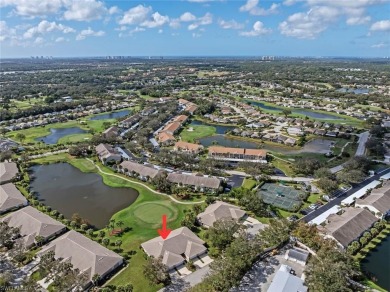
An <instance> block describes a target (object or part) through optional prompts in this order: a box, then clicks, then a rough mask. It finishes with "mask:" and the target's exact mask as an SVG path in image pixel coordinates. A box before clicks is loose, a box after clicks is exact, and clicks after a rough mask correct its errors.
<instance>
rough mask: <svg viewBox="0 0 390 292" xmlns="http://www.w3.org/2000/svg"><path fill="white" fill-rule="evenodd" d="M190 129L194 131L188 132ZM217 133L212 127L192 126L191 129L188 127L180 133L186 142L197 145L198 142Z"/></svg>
mask: <svg viewBox="0 0 390 292" xmlns="http://www.w3.org/2000/svg"><path fill="white" fill-rule="evenodd" d="M189 128H192V129H193V131H188V129H189ZM215 133H216V129H215V128H214V127H212V126H205V125H192V126H191V127H186V128H185V129H183V130H182V131H181V133H180V136H181V139H182V140H183V141H186V142H192V143H195V142H196V140H198V139H200V138H203V137H208V136H212V135H214V134H215Z"/></svg>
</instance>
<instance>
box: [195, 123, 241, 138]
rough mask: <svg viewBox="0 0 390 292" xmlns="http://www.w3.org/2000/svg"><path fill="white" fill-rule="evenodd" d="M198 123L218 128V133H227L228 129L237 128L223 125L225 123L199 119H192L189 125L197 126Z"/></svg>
mask: <svg viewBox="0 0 390 292" xmlns="http://www.w3.org/2000/svg"><path fill="white" fill-rule="evenodd" d="M197 125H201V126H210V127H214V128H215V130H216V133H217V134H221V135H223V134H225V133H226V132H227V131H230V130H233V129H234V128H237V127H235V126H223V125H215V124H209V123H205V122H202V121H198V120H194V121H192V122H191V124H190V125H189V126H190V127H191V126H197Z"/></svg>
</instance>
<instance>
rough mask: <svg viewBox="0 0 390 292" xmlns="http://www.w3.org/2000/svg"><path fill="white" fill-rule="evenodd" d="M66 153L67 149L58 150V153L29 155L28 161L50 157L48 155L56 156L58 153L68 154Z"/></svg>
mask: <svg viewBox="0 0 390 292" xmlns="http://www.w3.org/2000/svg"><path fill="white" fill-rule="evenodd" d="M68 151H69V149H63V150H58V151H52V152H46V153H43V154H38V155H30V156H29V157H28V158H30V159H36V158H40V157H45V156H50V155H56V154H60V153H65V152H68Z"/></svg>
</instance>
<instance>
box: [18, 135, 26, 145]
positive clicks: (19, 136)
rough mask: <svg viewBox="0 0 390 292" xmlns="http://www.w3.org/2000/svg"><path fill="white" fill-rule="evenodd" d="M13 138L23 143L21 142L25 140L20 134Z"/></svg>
mask: <svg viewBox="0 0 390 292" xmlns="http://www.w3.org/2000/svg"><path fill="white" fill-rule="evenodd" d="M15 138H16V139H17V140H19V141H20V142H22V143H23V141H24V140H25V139H26V136H25V135H24V134H22V133H17V134H16V136H15Z"/></svg>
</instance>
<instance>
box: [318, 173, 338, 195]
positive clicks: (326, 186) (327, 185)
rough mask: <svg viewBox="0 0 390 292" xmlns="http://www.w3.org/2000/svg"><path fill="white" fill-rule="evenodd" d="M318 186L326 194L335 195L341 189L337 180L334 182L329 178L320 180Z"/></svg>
mask: <svg viewBox="0 0 390 292" xmlns="http://www.w3.org/2000/svg"><path fill="white" fill-rule="evenodd" d="M317 185H318V187H319V188H320V189H322V190H323V191H324V192H325V193H328V194H329V193H330V194H331V193H333V192H334V191H336V190H337V189H338V188H339V184H338V183H337V181H336V180H332V179H329V178H324V177H322V178H320V179H319V180H318V181H317Z"/></svg>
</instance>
